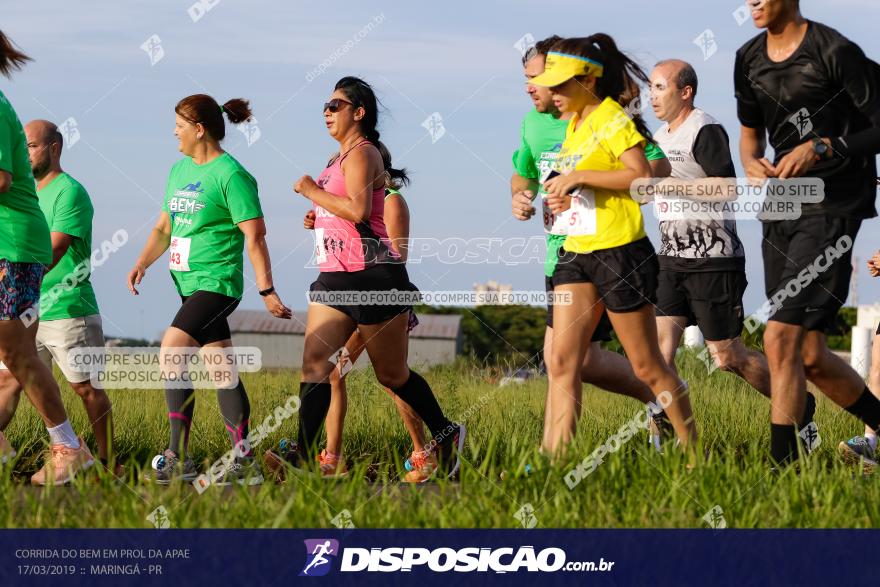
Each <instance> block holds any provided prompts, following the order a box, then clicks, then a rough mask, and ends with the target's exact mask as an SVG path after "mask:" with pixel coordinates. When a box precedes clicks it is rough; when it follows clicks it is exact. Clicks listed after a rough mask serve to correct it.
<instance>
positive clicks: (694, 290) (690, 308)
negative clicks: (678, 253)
mask: <svg viewBox="0 0 880 587" xmlns="http://www.w3.org/2000/svg"><path fill="white" fill-rule="evenodd" d="M659 281H660V284H659V286H658V287H657V316H684V317H686V318H687V325H688V326H693V325H694V324H696V325H697V326H699V327H700V332H702V333H703V337H704V338H705V339H706V340H712V341H718V340H728V339H731V338H736V337H737V336H740V335H741V334H742V329H743V320H744V318H745V316H744V312H743V303H742V298H743V294H744V293H745V291H746V286H747V285H748V283H749V282H748V281H747V280H746V272H745V271H743V270H739V271H695V272H693V273H688V272H685V271H675V270H671V269H661V270H660V279H659Z"/></svg>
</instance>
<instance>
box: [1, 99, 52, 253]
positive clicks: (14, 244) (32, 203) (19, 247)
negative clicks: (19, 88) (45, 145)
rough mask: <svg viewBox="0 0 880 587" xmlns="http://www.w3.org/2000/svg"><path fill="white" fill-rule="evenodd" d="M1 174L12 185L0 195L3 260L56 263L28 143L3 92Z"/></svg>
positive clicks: (16, 116) (19, 122)
mask: <svg viewBox="0 0 880 587" xmlns="http://www.w3.org/2000/svg"><path fill="white" fill-rule="evenodd" d="M0 170H3V171H6V172H7V173H9V174H10V175H12V185H11V186H10V188H9V191H7V192H6V193H0V259H6V260H7V261H10V262H12V263H42V264H43V265H50V264H51V263H52V241H51V239H50V238H49V227H48V226H47V224H46V218H45V217H44V216H43V213H42V212H41V211H40V204H39V201H38V200H37V190H36V186H35V185H34V174H33V172H32V171H31V162H30V159H29V158H28V149H27V139H26V138H25V136H24V129H23V128H22V126H21V121H20V120H19V119H18V115H17V114H16V113H15V110H14V109H13V108H12V104H10V103H9V100H7V99H6V96H5V95H4V94H3V92H0Z"/></svg>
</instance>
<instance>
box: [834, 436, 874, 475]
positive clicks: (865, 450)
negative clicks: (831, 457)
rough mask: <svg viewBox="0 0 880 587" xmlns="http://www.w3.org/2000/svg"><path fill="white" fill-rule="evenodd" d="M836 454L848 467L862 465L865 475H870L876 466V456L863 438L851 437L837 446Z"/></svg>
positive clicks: (869, 444)
mask: <svg viewBox="0 0 880 587" xmlns="http://www.w3.org/2000/svg"><path fill="white" fill-rule="evenodd" d="M837 452H838V453H839V454H840V457H841V458H842V459H843V462H845V463H847V464H848V465H858V464H859V463H861V464H862V469H863V470H864V472H865V473H870V472H871V471H873V470H874V467H876V466H877V456H876V455H875V451H874V449H873V448H871V443H870V442H868V439H867V438H865V437H864V436H853V437H852V438H850V439H849V440H847V441H846V442H841V443H840V444H838V445H837Z"/></svg>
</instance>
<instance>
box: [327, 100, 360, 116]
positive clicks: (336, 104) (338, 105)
mask: <svg viewBox="0 0 880 587" xmlns="http://www.w3.org/2000/svg"><path fill="white" fill-rule="evenodd" d="M343 104H348V105H350V106H354V104H352V103H351V102H349V101H348V100H343V99H342V98H333V99H332V100H330V101H329V102H324V110H322V112H327V111H328V110H329V111H330V112H332V113H334V114H335V113H337V112H339V111H340V110H341V109H342V105H343Z"/></svg>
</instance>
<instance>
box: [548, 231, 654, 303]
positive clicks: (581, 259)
mask: <svg viewBox="0 0 880 587" xmlns="http://www.w3.org/2000/svg"><path fill="white" fill-rule="evenodd" d="M659 271H660V266H659V264H658V263H657V254H656V253H655V252H654V246H653V245H652V244H651V241H650V240H648V237H645V238H643V239H641V240H637V241H635V242H633V243H629V244H627V245H623V246H620V247H614V248H611V249H603V250H601V251H593V252H592V253H570V252H567V251H565V250H564V249H562V248H560V249H559V260H558V261H557V263H556V271H554V273H553V285H554V287H559V286H560V285H566V284H568V283H592V284H594V285H595V286H596V289H598V290H599V296H600V298H601V299H602V302H603V303H604V304H605V307H606V308H607V309H608V310H611V311H612V312H633V311H635V310H638V309H639V308H641V307H642V306H644V305H645V304H653V303H655V302H656V300H657V273H659Z"/></svg>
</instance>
